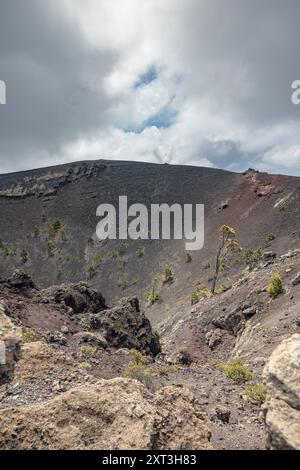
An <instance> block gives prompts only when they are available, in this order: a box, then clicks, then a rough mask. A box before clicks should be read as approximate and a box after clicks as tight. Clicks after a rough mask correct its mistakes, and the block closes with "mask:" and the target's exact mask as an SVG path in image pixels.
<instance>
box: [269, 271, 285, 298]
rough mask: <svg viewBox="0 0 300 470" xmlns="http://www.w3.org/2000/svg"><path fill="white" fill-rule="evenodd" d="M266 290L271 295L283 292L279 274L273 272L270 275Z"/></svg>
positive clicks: (275, 295)
mask: <svg viewBox="0 0 300 470" xmlns="http://www.w3.org/2000/svg"><path fill="white" fill-rule="evenodd" d="M267 291H268V292H269V294H271V295H272V296H273V297H277V295H280V294H282V293H283V285H282V280H281V276H280V274H274V275H273V276H272V277H271V280H270V284H269V286H268V288H267Z"/></svg>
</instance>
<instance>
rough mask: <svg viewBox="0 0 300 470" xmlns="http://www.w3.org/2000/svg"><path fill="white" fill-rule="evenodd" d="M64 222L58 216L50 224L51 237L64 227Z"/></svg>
mask: <svg viewBox="0 0 300 470" xmlns="http://www.w3.org/2000/svg"><path fill="white" fill-rule="evenodd" d="M62 226H63V225H62V222H61V221H60V220H59V219H58V218H57V217H56V218H55V219H53V220H52V222H51V223H50V224H49V226H48V232H49V237H50V238H52V237H55V235H56V234H57V233H58V232H59V231H60V230H61V229H62Z"/></svg>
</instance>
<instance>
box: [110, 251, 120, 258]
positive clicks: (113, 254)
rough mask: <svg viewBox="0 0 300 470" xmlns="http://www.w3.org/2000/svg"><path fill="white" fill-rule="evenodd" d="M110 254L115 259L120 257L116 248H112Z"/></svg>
mask: <svg viewBox="0 0 300 470" xmlns="http://www.w3.org/2000/svg"><path fill="white" fill-rule="evenodd" d="M110 256H111V257H112V258H113V259H116V258H118V257H119V255H118V253H117V252H116V250H112V251H111V252H110Z"/></svg>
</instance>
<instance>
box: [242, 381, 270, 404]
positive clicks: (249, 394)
mask: <svg viewBox="0 0 300 470" xmlns="http://www.w3.org/2000/svg"><path fill="white" fill-rule="evenodd" d="M245 395H246V398H247V400H248V401H250V402H251V403H257V404H259V405H261V404H263V403H264V402H265V400H266V387H265V386H264V385H263V384H254V385H249V386H248V387H246V388H245Z"/></svg>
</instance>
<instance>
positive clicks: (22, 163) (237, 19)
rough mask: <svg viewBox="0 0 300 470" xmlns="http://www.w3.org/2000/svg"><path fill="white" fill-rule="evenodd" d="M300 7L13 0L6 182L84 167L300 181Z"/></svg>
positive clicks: (267, 2) (2, 54) (2, 58)
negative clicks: (141, 166) (299, 82)
mask: <svg viewBox="0 0 300 470" xmlns="http://www.w3.org/2000/svg"><path fill="white" fill-rule="evenodd" d="M299 18H300V2H299V0H285V1H284V0H226V1H225V0H0V80H3V81H5V83H6V88H7V104H6V105H0V173H4V172H9V171H17V170H23V169H29V168H36V167H41V166H47V165H52V164H57V163H62V162H69V161H76V160H83V159H99V158H105V159H115V160H140V161H147V162H158V163H163V162H168V163H174V164H175V163H183V164H192V165H200V166H211V167H220V168H225V169H228V170H233V171H241V170H244V169H246V168H248V167H254V168H257V169H259V170H263V171H269V172H273V173H275V172H276V173H277V172H280V173H286V174H295V175H300V105H298V106H296V105H293V104H292V102H291V94H292V90H291V84H292V82H293V81H294V80H296V79H300V28H299Z"/></svg>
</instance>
